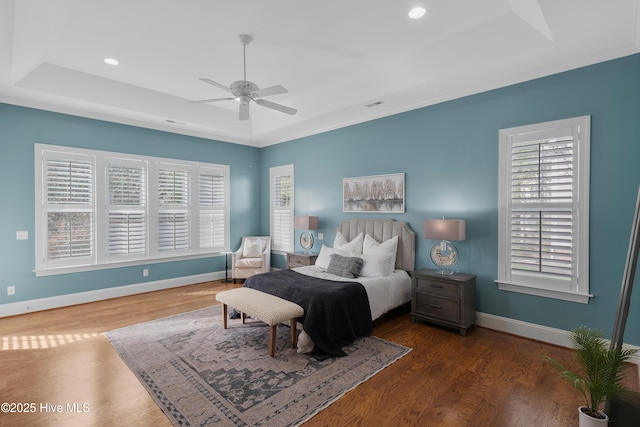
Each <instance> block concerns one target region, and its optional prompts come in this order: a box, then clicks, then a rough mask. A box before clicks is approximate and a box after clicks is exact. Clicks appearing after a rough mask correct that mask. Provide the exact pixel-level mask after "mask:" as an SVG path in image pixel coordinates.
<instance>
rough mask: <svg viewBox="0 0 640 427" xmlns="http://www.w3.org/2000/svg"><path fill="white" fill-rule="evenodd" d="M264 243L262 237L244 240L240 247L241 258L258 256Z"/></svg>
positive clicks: (260, 254)
mask: <svg viewBox="0 0 640 427" xmlns="http://www.w3.org/2000/svg"><path fill="white" fill-rule="evenodd" d="M264 245H265V241H264V240H262V239H255V240H249V239H247V240H245V241H244V247H243V248H242V258H260V257H261V256H262V251H263V250H264Z"/></svg>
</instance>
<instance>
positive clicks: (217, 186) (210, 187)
mask: <svg viewBox="0 0 640 427" xmlns="http://www.w3.org/2000/svg"><path fill="white" fill-rule="evenodd" d="M226 187H227V186H226V177H225V174H224V171H223V170H221V169H214V168H206V167H203V168H200V170H199V172H198V206H199V211H200V214H199V218H198V238H199V240H198V241H199V244H200V248H209V249H217V250H222V249H224V248H225V242H226V241H227V240H228V239H227V237H226V236H227V227H226V226H225V224H226V217H227V215H226V212H227V199H228V198H227V191H226Z"/></svg>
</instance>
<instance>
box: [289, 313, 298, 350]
mask: <svg viewBox="0 0 640 427" xmlns="http://www.w3.org/2000/svg"><path fill="white" fill-rule="evenodd" d="M297 325H298V321H297V319H291V320H290V321H289V329H290V330H291V331H290V332H291V348H296V345H297V341H298V339H297V338H298V335H297V334H296V332H297V330H296V327H297Z"/></svg>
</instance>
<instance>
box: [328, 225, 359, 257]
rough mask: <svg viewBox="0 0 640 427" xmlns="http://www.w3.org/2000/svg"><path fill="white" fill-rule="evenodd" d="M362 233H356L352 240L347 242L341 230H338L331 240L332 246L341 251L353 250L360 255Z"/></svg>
mask: <svg viewBox="0 0 640 427" xmlns="http://www.w3.org/2000/svg"><path fill="white" fill-rule="evenodd" d="M363 237H364V236H363V233H360V234H358V235H357V236H356V237H355V238H354V239H353V240H351V241H350V242H347V239H345V238H344V236H343V235H342V233H341V232H339V231H338V234H336V238H335V240H334V241H333V248H334V249H339V250H341V251H347V252H355V253H356V254H358V255H360V254H361V253H362V242H363V240H364V239H363Z"/></svg>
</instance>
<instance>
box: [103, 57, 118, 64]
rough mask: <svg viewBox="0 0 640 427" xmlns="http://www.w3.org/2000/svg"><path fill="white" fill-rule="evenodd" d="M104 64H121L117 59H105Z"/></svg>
mask: <svg viewBox="0 0 640 427" xmlns="http://www.w3.org/2000/svg"><path fill="white" fill-rule="evenodd" d="M104 62H105V64H109V65H118V64H120V61H118V60H117V59H114V58H104Z"/></svg>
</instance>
